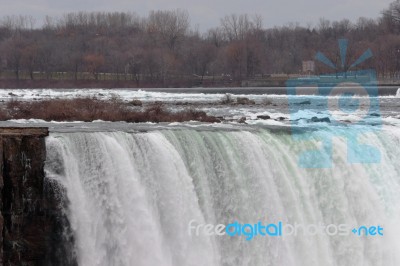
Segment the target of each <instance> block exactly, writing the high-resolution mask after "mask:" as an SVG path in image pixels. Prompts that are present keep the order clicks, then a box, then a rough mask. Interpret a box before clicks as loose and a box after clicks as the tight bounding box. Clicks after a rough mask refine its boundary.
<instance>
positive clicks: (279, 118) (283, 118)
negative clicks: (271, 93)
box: [276, 116, 286, 121]
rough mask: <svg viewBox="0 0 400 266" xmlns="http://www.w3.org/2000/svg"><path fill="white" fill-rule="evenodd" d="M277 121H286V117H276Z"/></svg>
mask: <svg viewBox="0 0 400 266" xmlns="http://www.w3.org/2000/svg"><path fill="white" fill-rule="evenodd" d="M276 120H277V121H283V120H286V117H283V116H280V117H278V119H276Z"/></svg>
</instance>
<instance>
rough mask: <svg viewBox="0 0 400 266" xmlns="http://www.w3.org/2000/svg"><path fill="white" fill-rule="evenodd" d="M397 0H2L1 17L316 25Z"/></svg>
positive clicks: (374, 13)
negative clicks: (171, 15)
mask: <svg viewBox="0 0 400 266" xmlns="http://www.w3.org/2000/svg"><path fill="white" fill-rule="evenodd" d="M391 2H393V0H242V1H238V0H140V1H139V0H0V6H1V8H0V16H1V17H2V16H5V15H19V14H22V15H32V16H33V17H35V18H36V19H37V24H39V25H41V23H42V21H43V18H44V17H45V15H50V16H60V15H62V14H64V13H67V12H71V11H133V12H135V13H137V14H138V15H140V16H146V15H147V14H148V12H149V11H151V10H171V9H176V8H180V9H185V10H187V11H188V12H189V15H190V19H191V24H192V26H195V25H198V26H199V28H200V30H201V31H204V30H206V29H208V28H210V27H214V26H218V25H219V21H220V18H222V17H223V16H225V15H229V14H233V13H235V14H242V13H248V14H260V15H262V17H263V22H264V27H268V28H269V27H273V26H281V25H285V24H287V23H289V22H299V23H300V24H301V25H303V26H306V25H308V24H311V25H316V24H317V23H318V20H319V18H321V17H324V18H327V19H329V20H340V19H343V18H348V19H350V20H351V21H356V19H357V18H359V17H368V18H377V17H378V16H379V15H380V12H381V11H382V10H383V9H385V8H387V7H388V6H389V4H390V3H391Z"/></svg>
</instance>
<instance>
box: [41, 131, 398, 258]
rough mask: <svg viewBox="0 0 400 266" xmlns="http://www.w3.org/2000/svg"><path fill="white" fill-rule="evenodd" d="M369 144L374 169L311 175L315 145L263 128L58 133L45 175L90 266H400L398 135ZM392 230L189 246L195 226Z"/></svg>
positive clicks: (341, 156)
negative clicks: (307, 152)
mask: <svg viewBox="0 0 400 266" xmlns="http://www.w3.org/2000/svg"><path fill="white" fill-rule="evenodd" d="M365 141H367V142H369V143H371V144H373V145H374V146H375V147H377V148H378V149H379V150H380V152H381V162H380V163H377V164H349V163H348V162H347V157H346V152H347V146H346V142H345V141H344V140H343V139H341V138H338V139H336V140H335V141H334V148H333V166H332V168H328V169H304V168H301V167H300V166H299V164H298V154H299V152H300V151H301V150H304V149H306V148H310V147H312V146H315V145H317V144H316V143H312V142H301V141H298V140H296V139H294V138H292V136H291V135H290V134H289V133H287V132H283V131H282V132H281V131H277V132H272V131H270V130H267V129H257V128H255V129H251V130H226V129H225V130H219V129H215V130H195V129H174V130H158V131H149V132H145V133H126V132H86V133H82V132H80V133H52V134H51V135H50V137H48V139H47V157H48V158H47V162H46V172H47V176H48V178H50V179H54V180H56V181H57V182H59V183H60V184H61V185H62V186H63V187H65V191H66V192H65V193H66V195H65V198H66V199H67V201H68V205H67V206H68V207H67V210H66V212H67V214H68V218H69V222H70V225H71V230H72V232H73V234H74V239H75V247H76V256H77V258H76V260H77V262H78V264H79V265H83V266H92V265H93V266H94V265H104V266H112V265H115V266H125V265H126V266H131V265H135V266H191V265H193V266H195V265H196V266H197V265H204V266H212V265H221V266H222V265H223V266H237V265H249V266H250V265H251V266H258V265H260V266H261V265H262V266H266V265H273V266H287V265H304V266H313V265H315V266H321V265H324V266H325V265H326V266H330V265H332V266H333V265H337V266H347V265H348V266H358V265H360V266H361V265H362V266H366V265H370V266H379V265H382V266H390V265H393V266H397V265H400V246H399V245H398V241H397V243H396V239H397V237H398V236H399V233H398V230H397V226H396V222H397V221H398V220H399V219H398V218H399V214H400V204H399V203H400V193H399V192H400V178H399V177H400V161H399V159H398V158H400V149H398V147H399V144H400V131H399V130H397V129H396V128H391V127H387V128H384V129H383V130H382V131H381V132H375V133H371V134H369V136H368V139H365ZM192 220H195V221H196V223H199V224H200V223H211V224H228V223H231V222H234V221H240V222H242V223H257V222H258V221H268V222H278V221H282V222H283V223H291V224H294V223H300V224H304V225H309V224H316V225H318V224H321V223H323V224H349V225H352V226H355V225H378V224H379V225H381V226H384V230H385V231H384V232H385V233H384V236H375V237H372V236H356V235H353V234H351V235H347V236H339V235H335V236H329V235H325V234H322V235H320V234H319V235H315V236H304V235H298V236H287V237H268V236H267V237H255V238H254V239H253V240H251V241H246V240H245V238H244V237H240V236H235V237H230V236H227V235H225V236H206V235H199V236H196V235H193V234H192V235H190V234H189V232H188V225H189V223H190V221H192Z"/></svg>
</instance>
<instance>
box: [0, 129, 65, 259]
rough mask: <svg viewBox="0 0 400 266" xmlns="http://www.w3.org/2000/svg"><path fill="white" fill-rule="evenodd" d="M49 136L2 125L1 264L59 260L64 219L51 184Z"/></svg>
mask: <svg viewBox="0 0 400 266" xmlns="http://www.w3.org/2000/svg"><path fill="white" fill-rule="evenodd" d="M46 136H48V129H47V128H0V210H1V213H0V229H2V234H1V235H0V265H27V266H28V265H29V266H30V265H50V264H52V263H51V261H53V263H57V262H55V261H54V259H53V258H51V257H52V256H54V255H57V253H58V248H57V247H56V246H57V244H56V242H57V241H58V242H62V240H61V239H59V238H60V234H61V233H62V230H63V229H62V224H61V219H62V217H61V216H60V204H59V199H57V198H56V197H55V193H52V192H51V191H50V192H49V191H48V190H49V189H48V188H47V189H46V186H45V179H44V177H45V174H44V164H45V160H46V146H45V137H46ZM46 190H47V191H46ZM50 190H51V189H50ZM60 217H61V218H60ZM57 238H58V239H57ZM57 264H59V263H57ZM57 264H53V265H57Z"/></svg>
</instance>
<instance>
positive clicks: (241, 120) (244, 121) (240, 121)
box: [238, 116, 246, 124]
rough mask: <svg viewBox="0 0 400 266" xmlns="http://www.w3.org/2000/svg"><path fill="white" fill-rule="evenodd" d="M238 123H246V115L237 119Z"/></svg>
mask: <svg viewBox="0 0 400 266" xmlns="http://www.w3.org/2000/svg"><path fill="white" fill-rule="evenodd" d="M238 123H240V124H245V123H246V117H244V116H243V117H241V118H240V119H239V120H238Z"/></svg>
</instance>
